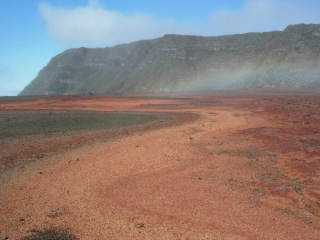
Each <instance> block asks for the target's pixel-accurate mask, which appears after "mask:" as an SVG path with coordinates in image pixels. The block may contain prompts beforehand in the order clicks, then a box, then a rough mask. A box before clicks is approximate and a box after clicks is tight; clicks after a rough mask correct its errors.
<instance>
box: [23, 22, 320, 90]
mask: <svg viewBox="0 0 320 240" xmlns="http://www.w3.org/2000/svg"><path fill="white" fill-rule="evenodd" d="M257 88H259V89H281V88H283V89H293V90H295V89H299V90H300V89H314V88H320V24H297V25H289V26H288V27H286V28H285V29H284V30H283V31H273V32H262V33H244V34H234V35H225V36H209V37H207V36H192V35H178V34H166V35H164V36H163V37H160V38H156V39H151V40H141V41H136V42H132V43H127V44H121V45H117V46H114V47H106V48H84V47H82V48H74V49H68V50H66V51H64V52H62V53H60V54H58V55H57V56H55V57H53V58H52V59H51V61H50V62H49V64H48V65H47V66H46V67H44V68H43V69H42V70H41V71H40V72H39V74H38V76H37V77H36V78H35V79H34V80H33V81H32V82H31V83H30V84H29V85H28V86H27V87H26V88H25V89H24V90H23V91H22V92H21V94H20V95H75V94H80V95H86V94H109V95H132V94H165V93H174V92H191V91H200V92H201V91H202V90H203V91H208V90H219V89H257Z"/></svg>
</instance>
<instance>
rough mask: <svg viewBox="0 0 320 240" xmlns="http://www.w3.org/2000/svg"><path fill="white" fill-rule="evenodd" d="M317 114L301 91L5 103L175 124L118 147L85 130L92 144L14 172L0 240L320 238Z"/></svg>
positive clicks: (1, 203) (128, 134)
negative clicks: (138, 115) (152, 117)
mask: <svg viewBox="0 0 320 240" xmlns="http://www.w3.org/2000/svg"><path fill="white" fill-rule="evenodd" d="M319 107H320V97H318V96H313V95H302V94H300V95H283V94H282V95H280V94H274V95H270V94H269V95H263V96H254V95H248V94H247V95H243V94H242V95H240V94H238V95H236V94H233V95H231V94H229V95H224V96H205V97H204V96H203V97H192V98H179V99H165V98H163V99H154V98H149V99H143V98H104V97H101V98H68V97H64V98H54V99H50V98H48V99H30V100H24V101H11V100H10V101H7V100H3V101H2V102H0V110H1V112H8V111H22V110H24V111H26V110H28V111H31V110H32V111H35V110H46V111H58V110H87V111H88V110H92V111H93V110H94V111H125V112H128V111H134V112H144V113H146V112H151V113H153V114H154V113H162V114H164V113H165V114H166V116H171V117H170V118H169V117H168V118H167V120H166V122H163V120H161V122H158V123H155V124H154V125H152V126H151V125H149V126H145V127H141V126H140V127H139V129H138V130H130V131H125V132H121V133H119V134H117V135H116V136H114V137H112V138H109V136H108V135H102V136H99V137H97V138H95V136H96V135H95V134H97V133H92V131H86V132H82V133H81V134H84V135H90V136H93V137H92V138H90V139H91V140H90V141H89V142H88V143H86V142H84V143H82V144H79V145H74V146H70V147H67V148H62V149H60V151H59V149H56V150H55V151H50V154H44V156H42V158H41V159H40V160H39V159H38V160H37V159H36V160H34V161H32V162H27V163H24V164H21V165H19V166H18V167H15V168H14V169H13V168H12V169H9V170H7V171H10V174H7V175H6V176H5V177H2V178H1V189H0V239H1V240H2V239H31V240H32V239H190V240H191V239H229V240H231V239H290V240H291V239H297V240H298V239H299V240H300V239H310V240H312V239H314V240H316V239H319V238H320V187H319V186H320V184H319V183H320V121H319V119H320V113H319V111H318V109H319ZM168 119H171V120H170V121H169V120H168ZM76 136H78V135H71V136H69V140H70V139H76ZM78 137H79V136H78ZM56 138H57V139H59V137H56ZM69 140H68V141H69ZM34 141H36V140H34ZM61 141H62V142H63V141H66V140H65V138H64V137H61ZM70 141H71V140H70ZM31 143H32V141H31ZM47 144H48V142H46V141H43V142H37V144H36V145H34V146H35V147H33V150H32V151H33V152H34V154H37V153H38V152H39V149H42V147H43V146H42V145H47ZM21 149H22V145H17V146H16V151H17V152H19V151H20V150H21ZM5 152H6V151H5V149H4V148H3V147H2V148H1V149H0V157H1V156H3V155H4V154H5ZM13 160H14V159H13ZM53 237H55V238H53Z"/></svg>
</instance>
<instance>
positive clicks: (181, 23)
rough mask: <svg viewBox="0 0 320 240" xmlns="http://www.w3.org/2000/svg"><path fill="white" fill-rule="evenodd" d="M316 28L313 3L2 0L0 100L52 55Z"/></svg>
mask: <svg viewBox="0 0 320 240" xmlns="http://www.w3.org/2000/svg"><path fill="white" fill-rule="evenodd" d="M300 22H306V23H310V22H313V23H320V1H318V0H282V1H277V0H228V1H226V0H198V1H193V0H190V1H185V0H175V1H173V0H171V1H170V0H159V1H158V0H152V1H150V0H130V1H129V0H127V1H125V0H100V1H98V0H89V1H88V0H44V1H41V0H3V1H1V7H0V36H1V37H0V50H1V54H0V83H1V84H0V95H15V94H17V93H18V92H19V91H21V90H22V89H23V87H25V86H26V85H27V84H28V83H29V82H30V81H31V80H32V79H34V78H35V76H36V75H37V73H38V72H39V70H40V69H41V68H42V67H44V66H45V65H46V64H47V63H48V61H49V60H50V58H51V57H53V56H55V55H56V54H58V53H60V52H61V51H63V50H65V49H67V48H70V47H81V46H87V47H104V46H112V45H116V44H119V43H124V42H130V41H135V40H139V39H147V38H154V37H159V36H161V35H163V34H165V33H181V34H200V35H220V34H232V33H241V32H251V31H270V30H281V29H283V28H284V27H285V26H286V25H288V24H294V23H300Z"/></svg>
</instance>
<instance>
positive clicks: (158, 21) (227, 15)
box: [39, 0, 320, 47]
mask: <svg viewBox="0 0 320 240" xmlns="http://www.w3.org/2000/svg"><path fill="white" fill-rule="evenodd" d="M208 7H210V6H208ZM318 7H320V4H319V3H317V1H316V0H309V1H302V0H282V1H279V0H246V1H245V4H244V5H243V6H242V7H240V8H238V9H235V10H219V11H215V12H213V13H212V15H211V16H209V17H207V18H206V17H204V18H205V19H202V20H203V22H204V23H203V24H199V23H197V24H196V23H188V24H185V23H183V22H179V21H178V20H172V19H171V20H170V19H162V18H159V17H154V16H152V15H149V14H145V13H143V14H141V13H131V14H127V13H126V14H125V13H122V12H119V11H115V10H110V9H108V8H105V7H103V6H101V5H100V4H99V1H98V0H91V1H89V2H88V4H87V5H86V6H79V7H75V8H63V7H56V6H52V5H50V4H41V5H40V6H39V9H40V13H41V15H42V17H43V19H44V21H45V23H46V25H47V28H48V31H49V33H50V34H51V35H52V36H53V37H54V39H56V40H57V41H58V42H59V43H61V44H62V45H63V46H64V47H79V46H89V47H103V46H110V45H115V44H119V43H125V42H131V41H135V40H140V39H149V38H155V37H159V36H161V35H163V34H165V33H181V34H202V35H222V34H231V33H242V32H257V31H258V32H260V31H271V30H280V29H283V28H284V27H285V26H287V25H289V24H294V23H302V22H305V23H309V22H314V23H317V22H320V14H319V13H318V11H317V10H318Z"/></svg>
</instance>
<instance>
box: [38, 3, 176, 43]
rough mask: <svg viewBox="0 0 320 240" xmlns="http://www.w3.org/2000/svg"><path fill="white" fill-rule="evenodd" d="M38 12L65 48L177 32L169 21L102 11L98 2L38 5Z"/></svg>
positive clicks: (106, 10) (127, 40)
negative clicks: (63, 5)
mask: <svg viewBox="0 0 320 240" xmlns="http://www.w3.org/2000/svg"><path fill="white" fill-rule="evenodd" d="M39 9H40V13H41V15H42V17H43V19H44V20H45V23H46V25H47V28H48V30H49V33H50V34H51V35H52V36H53V37H54V38H55V39H57V40H58V41H59V42H60V43H62V44H63V45H68V46H74V45H75V46H79V45H84V46H107V45H114V44H118V43H124V42H130V41H134V40H140V39H143V38H145V39H148V38H154V37H158V36H160V35H163V34H165V33H167V32H177V30H178V28H177V27H176V25H175V23H174V22H173V21H172V20H167V19H163V20H162V19H156V18H154V17H152V16H150V15H147V14H135V13H133V14H124V13H121V12H117V11H113V10H109V9H106V8H103V7H102V6H100V5H99V2H98V1H89V3H88V5H87V6H82V7H76V8H73V9H65V8H61V7H54V6H52V5H49V4H41V5H40V6H39ZM180 30H181V29H180Z"/></svg>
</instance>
